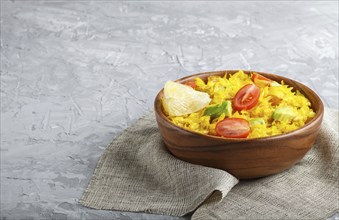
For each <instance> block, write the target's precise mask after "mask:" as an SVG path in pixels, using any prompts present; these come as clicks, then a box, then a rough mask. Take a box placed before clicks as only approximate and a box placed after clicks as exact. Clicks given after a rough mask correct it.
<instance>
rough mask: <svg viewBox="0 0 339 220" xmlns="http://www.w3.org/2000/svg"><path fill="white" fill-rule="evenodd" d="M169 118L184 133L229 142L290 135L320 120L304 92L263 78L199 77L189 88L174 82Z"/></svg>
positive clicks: (168, 91)
mask: <svg viewBox="0 0 339 220" xmlns="http://www.w3.org/2000/svg"><path fill="white" fill-rule="evenodd" d="M162 104H163V109H164V113H165V114H166V116H167V117H168V119H169V120H170V121H171V122H172V123H173V124H175V125H177V126H179V127H182V128H184V129H187V130H190V131H194V132H198V133H201V134H208V135H213V136H220V137H225V138H261V137H267V136H274V135H280V134H284V133H287V132H290V131H293V130H296V129H298V128H300V127H302V126H304V125H305V123H307V122H308V121H309V120H311V119H312V118H313V117H314V116H315V112H314V110H313V109H312V108H311V102H310V101H309V100H308V99H307V98H306V97H305V96H304V95H303V94H302V93H301V92H300V91H298V90H295V89H294V88H293V87H291V86H289V85H287V84H285V83H284V81H283V80H282V81H280V82H277V81H274V80H271V79H268V78H266V77H264V76H262V75H260V74H258V73H255V72H251V74H246V73H244V72H243V71H241V70H240V71H238V72H236V73H234V74H232V75H229V74H225V75H224V76H218V75H217V76H215V75H211V76H209V77H208V78H207V81H206V82H205V81H203V80H202V79H201V78H199V77H196V78H195V79H194V80H193V81H187V82H185V83H183V84H181V83H177V82H172V81H168V82H167V83H166V84H165V86H164V96H163V99H162Z"/></svg>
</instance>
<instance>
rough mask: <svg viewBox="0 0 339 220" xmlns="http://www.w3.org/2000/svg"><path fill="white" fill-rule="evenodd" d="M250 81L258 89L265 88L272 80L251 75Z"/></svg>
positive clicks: (254, 74) (256, 74)
mask: <svg viewBox="0 0 339 220" xmlns="http://www.w3.org/2000/svg"><path fill="white" fill-rule="evenodd" d="M252 81H253V82H254V84H256V85H257V86H259V87H265V86H268V85H270V84H271V82H272V80H270V79H268V78H266V77H265V76H262V75H260V74H258V73H252Z"/></svg>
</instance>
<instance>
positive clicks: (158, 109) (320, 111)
mask: <svg viewBox="0 0 339 220" xmlns="http://www.w3.org/2000/svg"><path fill="white" fill-rule="evenodd" d="M238 71H243V72H244V73H246V74H250V73H252V72H255V73H258V74H262V75H264V76H265V77H266V76H267V77H268V78H270V76H273V77H278V78H281V80H283V81H284V83H285V84H287V85H289V86H291V85H290V84H289V83H286V81H288V80H290V81H292V82H293V83H296V84H299V85H301V86H304V87H305V88H306V90H308V92H309V93H310V94H311V96H313V98H315V99H316V100H317V103H318V105H319V109H318V111H317V112H316V115H315V116H314V117H313V118H312V119H311V120H310V121H309V122H307V123H306V124H305V125H304V126H302V127H300V128H298V129H296V130H293V131H289V132H286V133H283V134H278V135H272V136H267V137H257V138H225V137H219V136H214V135H209V134H202V133H199V132H196V131H191V130H188V129H185V128H182V127H180V126H178V125H176V124H174V123H172V122H171V121H170V120H169V119H168V118H167V116H166V115H165V114H164V112H163V110H162V102H161V99H160V96H161V94H163V91H164V88H162V89H161V90H160V91H159V92H158V94H157V95H156V97H155V100H154V110H155V114H157V115H158V116H159V117H161V118H162V119H163V120H165V121H166V122H167V123H169V124H170V125H171V126H174V127H175V128H177V129H179V130H181V131H183V132H187V133H190V134H194V135H200V136H202V137H204V138H207V139H212V140H217V141H225V142H244V143H245V142H257V141H268V140H269V141H272V140H276V139H281V138H289V137H291V136H293V135H295V134H296V133H300V132H303V131H304V130H306V129H308V128H309V127H311V126H313V125H314V124H315V123H316V122H317V121H319V120H322V117H323V114H324V105H323V102H322V100H321V98H320V97H319V96H318V95H317V94H316V93H315V92H314V91H313V90H312V89H310V88H309V87H308V86H306V85H304V84H302V83H301V82H298V81H296V80H294V79H290V78H287V77H284V76H281V75H277V74H273V73H266V72H260V71H255V70H241V69H239V70H217V71H209V72H201V73H195V74H191V75H188V76H184V77H181V78H179V79H176V80H174V82H185V81H186V80H187V79H191V78H196V77H199V76H213V75H217V74H219V75H220V74H224V75H225V74H235V73H236V72H238ZM291 87H292V88H293V86H291ZM300 92H301V91H300ZM303 95H305V94H303ZM305 97H306V98H307V99H309V96H306V95H305ZM313 110H314V107H313ZM314 111H315V110H314Z"/></svg>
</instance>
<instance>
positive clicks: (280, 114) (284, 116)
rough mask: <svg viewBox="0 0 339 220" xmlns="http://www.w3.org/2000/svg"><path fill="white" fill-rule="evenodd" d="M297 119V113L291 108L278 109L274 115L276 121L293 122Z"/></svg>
mask: <svg viewBox="0 0 339 220" xmlns="http://www.w3.org/2000/svg"><path fill="white" fill-rule="evenodd" d="M295 117H297V113H296V112H295V111H294V110H293V108H292V107H290V106H283V107H278V108H277V109H276V110H275V111H274V112H273V114H272V118H273V119H274V120H276V121H283V120H288V121H291V120H293V119H294V118H295Z"/></svg>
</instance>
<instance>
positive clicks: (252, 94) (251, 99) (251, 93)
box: [233, 84, 260, 111]
mask: <svg viewBox="0 0 339 220" xmlns="http://www.w3.org/2000/svg"><path fill="white" fill-rule="evenodd" d="M259 96H260V88H259V87H258V86H256V85H255V84H247V85H245V86H244V87H242V88H241V89H239V91H238V92H237V94H235V96H234V98H233V107H234V109H235V110H238V111H241V110H243V109H246V110H248V109H251V108H253V107H254V106H255V105H256V104H257V103H258V101H259Z"/></svg>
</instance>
